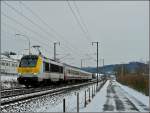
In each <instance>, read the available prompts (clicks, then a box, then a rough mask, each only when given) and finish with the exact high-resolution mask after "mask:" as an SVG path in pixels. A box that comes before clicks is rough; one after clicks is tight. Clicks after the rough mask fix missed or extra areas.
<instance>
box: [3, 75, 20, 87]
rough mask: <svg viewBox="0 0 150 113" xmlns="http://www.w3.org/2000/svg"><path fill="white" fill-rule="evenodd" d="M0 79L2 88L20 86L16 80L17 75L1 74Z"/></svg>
mask: <svg viewBox="0 0 150 113" xmlns="http://www.w3.org/2000/svg"><path fill="white" fill-rule="evenodd" d="M0 80H1V88H2V89H6V88H12V87H20V85H19V84H18V82H17V75H8V74H1V75H0Z"/></svg>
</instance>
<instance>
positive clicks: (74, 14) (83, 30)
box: [67, 0, 91, 42]
mask: <svg viewBox="0 0 150 113" xmlns="http://www.w3.org/2000/svg"><path fill="white" fill-rule="evenodd" d="M67 3H68V6H69V8H70V10H71V12H72V14H73V16H74V17H75V20H76V21H77V23H78V25H79V27H80V28H81V30H82V32H83V33H84V34H85V35H86V36H85V37H86V39H87V40H88V41H90V42H91V40H90V38H89V37H87V32H86V31H85V28H83V26H82V24H81V23H80V21H79V19H78V17H77V15H76V13H75V12H74V10H73V8H72V7H71V4H70V2H69V0H67Z"/></svg>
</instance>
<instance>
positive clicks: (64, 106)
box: [63, 99, 66, 112]
mask: <svg viewBox="0 0 150 113" xmlns="http://www.w3.org/2000/svg"><path fill="white" fill-rule="evenodd" d="M65 108H66V105H65V99H63V112H66V109H65Z"/></svg>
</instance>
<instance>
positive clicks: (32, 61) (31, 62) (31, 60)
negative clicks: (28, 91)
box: [19, 55, 38, 67]
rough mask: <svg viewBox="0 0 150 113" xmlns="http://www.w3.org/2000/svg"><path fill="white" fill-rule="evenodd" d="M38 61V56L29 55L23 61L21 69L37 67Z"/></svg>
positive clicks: (20, 65)
mask: <svg viewBox="0 0 150 113" xmlns="http://www.w3.org/2000/svg"><path fill="white" fill-rule="evenodd" d="M37 60H38V56H36V55H28V56H25V57H23V58H22V59H21V61H20V64H19V67H35V66H36V63H37Z"/></svg>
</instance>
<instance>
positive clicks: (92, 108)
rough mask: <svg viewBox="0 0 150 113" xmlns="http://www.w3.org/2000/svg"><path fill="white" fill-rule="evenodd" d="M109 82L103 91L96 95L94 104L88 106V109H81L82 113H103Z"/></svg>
mask: <svg viewBox="0 0 150 113" xmlns="http://www.w3.org/2000/svg"><path fill="white" fill-rule="evenodd" d="M109 82H110V81H109V80H108V81H107V82H106V83H105V85H104V86H103V87H102V89H101V90H100V91H99V92H98V93H97V94H96V96H95V97H94V98H93V100H92V102H91V103H89V104H88V105H87V107H86V108H84V109H81V110H80V111H81V112H102V111H103V105H104V103H105V102H106V99H107V98H106V95H107V87H108V85H109Z"/></svg>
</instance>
